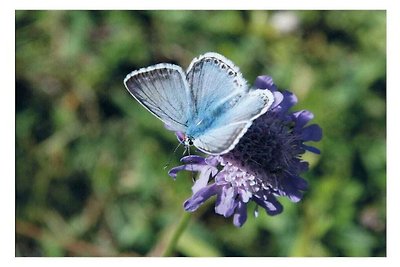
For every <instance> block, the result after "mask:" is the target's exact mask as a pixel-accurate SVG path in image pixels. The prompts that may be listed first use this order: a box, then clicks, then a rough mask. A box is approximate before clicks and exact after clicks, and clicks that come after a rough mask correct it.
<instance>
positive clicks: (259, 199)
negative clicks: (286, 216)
mask: <svg viewBox="0 0 400 267" xmlns="http://www.w3.org/2000/svg"><path fill="white" fill-rule="evenodd" d="M253 200H254V202H256V203H257V204H258V205H260V206H261V207H263V208H264V209H265V211H266V212H267V213H268V214H269V215H271V216H272V215H277V214H279V213H281V212H282V211H283V206H282V205H281V203H279V202H278V200H276V198H275V197H274V196H273V195H272V194H270V195H263V196H258V195H253Z"/></svg>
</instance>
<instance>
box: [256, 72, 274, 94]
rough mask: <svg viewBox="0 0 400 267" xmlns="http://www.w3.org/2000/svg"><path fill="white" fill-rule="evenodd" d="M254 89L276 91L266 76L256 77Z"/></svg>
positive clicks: (271, 81) (272, 82)
mask: <svg viewBox="0 0 400 267" xmlns="http://www.w3.org/2000/svg"><path fill="white" fill-rule="evenodd" d="M254 87H255V88H258V89H268V90H271V91H272V92H274V91H277V90H278V88H277V87H276V85H275V84H274V81H273V80H272V78H271V77H270V76H267V75H263V76H258V77H257V78H256V81H255V82H254Z"/></svg>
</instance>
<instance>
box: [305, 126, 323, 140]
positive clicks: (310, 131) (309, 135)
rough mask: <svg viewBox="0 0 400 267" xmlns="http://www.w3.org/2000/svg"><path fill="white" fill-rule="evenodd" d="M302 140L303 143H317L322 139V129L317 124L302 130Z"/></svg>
mask: <svg viewBox="0 0 400 267" xmlns="http://www.w3.org/2000/svg"><path fill="white" fill-rule="evenodd" d="M301 136H302V138H303V140H304V141H319V140H321V138H322V129H321V127H319V126H318V125H317V124H312V125H310V126H307V127H305V128H303V131H302V134H301Z"/></svg>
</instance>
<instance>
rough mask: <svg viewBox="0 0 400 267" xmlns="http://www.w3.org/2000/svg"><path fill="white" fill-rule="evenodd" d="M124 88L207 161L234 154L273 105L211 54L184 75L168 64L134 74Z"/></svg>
mask: <svg viewBox="0 0 400 267" xmlns="http://www.w3.org/2000/svg"><path fill="white" fill-rule="evenodd" d="M124 84H125V87H126V89H128V91H129V93H130V94H131V95H132V96H133V97H134V98H135V99H136V100H137V101H138V102H139V103H140V104H141V105H143V106H144V107H145V108H146V109H147V110H148V111H150V112H151V113H152V114H153V115H155V116H156V117H157V118H159V119H160V120H161V121H163V122H164V123H165V124H166V125H167V126H168V128H169V129H171V130H173V131H175V132H181V133H183V134H184V138H183V140H182V141H183V142H184V144H185V145H186V146H192V145H194V146H196V148H198V149H199V150H200V151H202V152H204V153H207V154H210V155H221V154H225V153H227V152H229V151H230V150H232V149H233V148H234V147H235V146H236V144H237V143H238V142H239V140H240V138H241V137H242V136H243V135H244V134H245V133H246V131H247V129H248V128H249V127H250V126H251V124H252V122H253V121H254V120H255V119H256V118H258V117H259V116H261V115H262V114H264V113H265V112H267V110H268V109H269V108H270V107H271V105H272V103H273V101H274V97H273V94H272V93H271V92H270V91H269V90H264V89H252V88H249V87H248V86H247V83H246V81H245V80H244V78H243V77H242V74H241V73H240V71H239V68H238V67H236V66H235V64H234V63H233V62H232V61H230V60H229V59H227V58H225V57H224V56H222V55H220V54H218V53H214V52H208V53H205V54H204V55H201V56H199V57H197V58H195V59H193V60H192V62H191V63H190V65H189V67H188V69H187V70H186V72H184V71H183V69H182V68H181V67H180V66H177V65H174V64H168V63H160V64H156V65H153V66H150V67H147V68H142V69H139V70H135V71H133V72H131V73H130V74H128V75H127V76H126V78H125V79H124Z"/></svg>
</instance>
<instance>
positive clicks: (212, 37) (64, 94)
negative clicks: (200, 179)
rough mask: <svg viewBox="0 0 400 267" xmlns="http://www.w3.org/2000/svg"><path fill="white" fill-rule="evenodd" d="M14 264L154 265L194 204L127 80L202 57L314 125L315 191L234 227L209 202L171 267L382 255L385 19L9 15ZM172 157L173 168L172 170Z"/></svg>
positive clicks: (171, 139) (341, 15)
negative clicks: (285, 92)
mask: <svg viewBox="0 0 400 267" xmlns="http://www.w3.org/2000/svg"><path fill="white" fill-rule="evenodd" d="M15 16H16V255H17V256H146V255H147V256H148V255H153V256H157V255H160V253H161V251H162V250H163V249H164V246H165V243H166V242H167V240H168V238H169V237H170V235H171V231H172V229H174V227H176V224H177V223H178V222H179V218H180V217H181V216H182V214H183V213H184V211H183V208H182V203H183V201H184V200H185V199H186V198H188V197H189V196H190V195H191V189H190V188H191V185H192V181H191V174H190V173H186V174H180V175H179V176H178V179H177V180H176V181H173V179H171V178H170V177H169V176H168V175H167V170H165V169H164V168H163V167H164V165H165V164H166V163H167V162H168V160H169V157H172V163H171V166H176V165H178V164H179V162H178V160H179V158H180V156H181V153H182V151H179V152H178V153H176V154H175V155H172V151H173V149H174V148H175V146H176V145H177V143H178V142H177V140H176V138H175V136H174V134H173V133H171V132H169V131H167V130H166V129H164V127H163V125H162V123H161V122H160V121H159V120H157V119H156V118H154V117H153V116H152V115H151V114H150V113H149V112H147V111H146V110H145V109H143V108H142V107H141V106H140V105H139V104H138V103H137V102H136V101H135V100H134V99H133V98H132V97H131V96H130V95H129V94H128V92H127V91H126V89H125V88H124V86H123V82H122V81H123V79H124V77H125V75H126V74H127V73H129V72H130V71H132V70H135V69H138V68H140V67H145V66H148V65H151V64H155V63H160V62H171V63H176V64H179V65H181V66H183V67H184V68H186V67H187V66H188V64H189V63H190V61H191V60H192V59H193V58H194V57H196V56H198V55H200V54H202V53H204V52H208V51H215V52H218V53H221V54H223V55H225V56H226V57H227V58H229V59H231V60H232V61H233V62H235V63H236V64H237V65H238V66H239V67H240V68H241V70H242V72H243V74H244V76H245V77H246V79H247V80H248V81H249V82H250V83H252V82H253V81H254V79H255V78H256V77H257V76H258V75H263V74H269V75H271V76H272V77H273V78H274V81H275V83H276V84H277V85H278V86H279V87H280V88H282V89H285V88H288V89H290V90H291V91H293V92H295V93H296V95H297V96H298V98H299V104H298V105H297V106H295V107H294V110H300V109H309V110H311V111H312V112H313V113H314V114H315V119H314V120H313V122H314V123H318V124H320V125H321V127H322V128H323V131H324V137H323V140H322V141H321V142H319V143H317V144H315V145H316V146H317V147H318V148H320V149H321V151H322V154H321V156H315V155H311V153H310V154H306V155H305V159H307V160H309V161H310V162H311V166H310V171H309V172H307V173H305V174H304V175H303V177H305V178H306V179H307V180H308V181H309V183H310V189H309V190H308V191H307V192H306V194H305V196H304V199H303V200H302V201H301V202H300V203H297V204H295V203H291V202H290V201H288V200H286V199H284V198H280V201H281V202H282V203H283V205H284V208H285V209H284V212H283V213H282V214H280V215H278V216H275V217H270V216H267V215H266V214H265V213H264V212H260V216H259V217H258V218H254V217H253V216H252V215H251V209H249V219H248V221H247V222H246V224H245V225H244V226H243V227H242V228H236V227H234V226H233V224H232V220H231V218H229V219H225V218H223V217H222V216H219V215H215V214H214V211H213V201H209V202H208V205H205V206H204V207H202V208H201V209H200V210H198V211H197V212H195V213H194V217H193V218H192V219H191V222H190V224H189V226H188V228H187V229H186V231H185V232H184V234H183V236H182V237H181V239H180V240H179V242H178V245H177V248H176V252H175V255H176V256H385V255H386V12H384V11H300V12H298V11H286V12H283V11H282V12H281V11H140V12H138V11H132V12H129V11H16V13H15ZM171 155H172V156H171Z"/></svg>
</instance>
